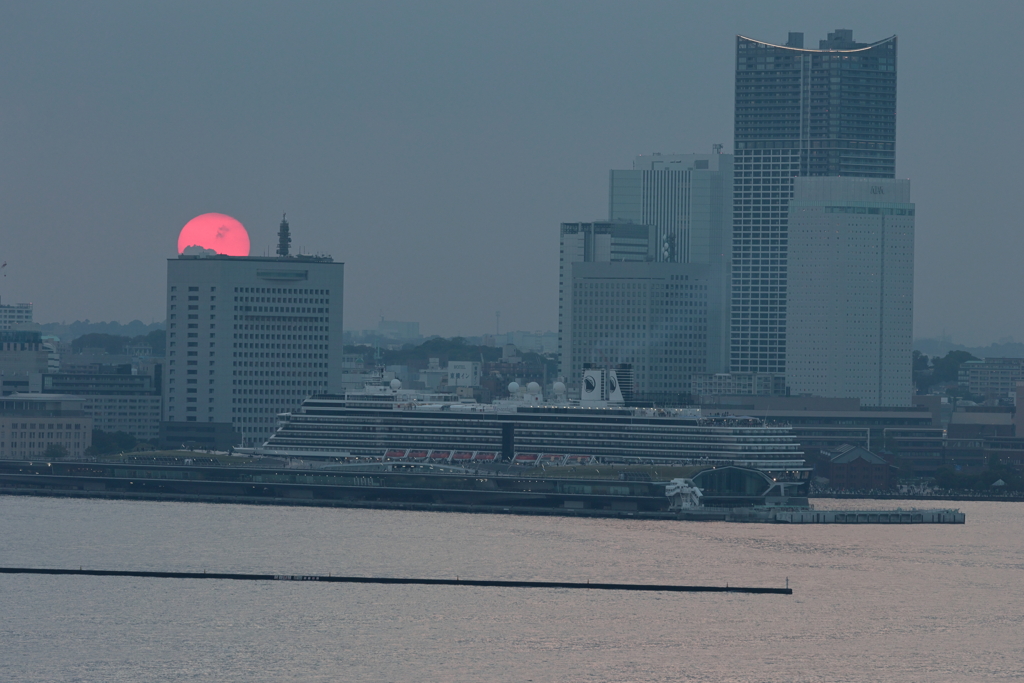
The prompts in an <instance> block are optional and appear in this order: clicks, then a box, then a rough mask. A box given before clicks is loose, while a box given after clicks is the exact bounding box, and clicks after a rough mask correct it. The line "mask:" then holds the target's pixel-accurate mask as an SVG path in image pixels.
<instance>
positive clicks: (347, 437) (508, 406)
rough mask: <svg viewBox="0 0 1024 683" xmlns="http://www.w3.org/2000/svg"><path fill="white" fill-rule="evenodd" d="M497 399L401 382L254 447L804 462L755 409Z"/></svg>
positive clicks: (404, 455) (452, 458)
mask: <svg viewBox="0 0 1024 683" xmlns="http://www.w3.org/2000/svg"><path fill="white" fill-rule="evenodd" d="M509 389H510V398H508V399H505V400H501V401H496V402H494V403H491V404H480V403H475V402H472V401H465V400H460V399H458V398H457V397H456V396H454V395H452V394H431V393H425V392H417V391H408V390H403V389H401V383H400V382H398V381H393V382H392V383H391V384H390V385H380V386H367V387H366V389H365V390H363V391H359V392H348V393H346V394H345V395H343V396H339V395H318V396H312V397H310V398H308V399H306V400H305V401H304V402H303V403H302V405H301V406H300V407H299V408H298V409H297V410H295V411H294V412H291V413H285V414H282V415H281V416H280V418H281V419H280V423H279V427H278V430H277V432H276V433H275V434H274V435H273V436H272V437H271V438H270V439H269V440H268V441H267V442H266V443H265V444H264V445H263V446H262V447H260V448H258V449H257V452H258V453H262V454H265V455H275V456H284V457H298V458H304V459H337V458H345V459H352V458H358V459H384V458H385V457H386V458H387V459H394V460H409V461H421V462H431V463H435V464H440V463H442V462H443V463H445V464H463V465H467V464H469V463H471V462H474V461H477V462H479V461H504V462H509V463H514V464H542V463H549V464H571V463H584V462H650V463H659V464H661V463H679V464H736V465H746V466H755V467H758V468H759V469H770V470H779V471H782V470H786V469H795V468H800V467H802V466H803V453H802V452H801V451H800V445H799V443H798V442H797V441H796V439H795V438H794V437H793V436H792V435H791V433H790V428H789V426H788V425H774V424H766V423H765V422H764V421H763V420H760V419H757V418H754V417H749V416H731V415H715V416H707V415H702V414H701V411H700V410H699V409H697V408H649V407H648V408H644V407H627V406H624V405H607V404H605V405H593V406H588V405H581V404H579V403H573V402H570V401H567V400H565V399H564V387H562V386H560V383H556V385H555V389H556V392H555V398H554V400H552V401H545V400H544V399H543V397H542V395H541V393H540V387H539V386H537V385H536V384H535V383H530V385H528V386H527V387H519V386H518V385H517V384H516V383H512V384H511V385H510V386H509Z"/></svg>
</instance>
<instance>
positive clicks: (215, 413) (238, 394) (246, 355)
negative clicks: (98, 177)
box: [163, 255, 345, 445]
mask: <svg viewBox="0 0 1024 683" xmlns="http://www.w3.org/2000/svg"><path fill="white" fill-rule="evenodd" d="M344 273H345V266H344V264H343V263H335V262H334V261H333V260H332V259H331V258H330V257H306V256H287V257H279V258H262V257H233V256H221V255H215V256H186V255H182V256H179V257H177V258H172V259H168V261H167V371H166V375H165V377H166V379H165V381H164V383H163V393H164V408H163V412H164V417H163V420H164V422H165V423H172V424H173V425H179V426H180V427H179V428H176V429H175V432H176V433H185V432H187V429H188V423H193V422H197V423H198V422H203V423H219V424H221V425H225V424H229V425H231V426H233V428H234V430H235V431H236V432H237V433H238V434H239V435H240V436H241V440H242V441H243V443H244V444H245V445H253V444H260V443H263V442H264V441H265V440H266V439H268V438H269V437H270V435H271V434H273V433H274V430H275V428H276V426H277V416H278V414H279V413H283V412H288V411H290V410H291V409H293V408H295V407H297V406H298V405H299V404H300V403H301V402H302V401H303V400H304V399H305V398H307V397H308V396H310V395H313V394H318V393H329V392H339V391H341V388H342V385H341V373H342V368H341V363H340V360H341V354H342V351H343V346H342V294H343V288H344ZM183 430H184V431H183ZM184 438H186V436H182V439H184Z"/></svg>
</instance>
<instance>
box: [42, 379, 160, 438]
mask: <svg viewBox="0 0 1024 683" xmlns="http://www.w3.org/2000/svg"><path fill="white" fill-rule="evenodd" d="M122 370H123V371H122V372H103V373H89V374H85V373H55V374H48V375H42V374H36V375H33V376H32V378H31V381H30V384H31V385H32V390H33V391H34V392H42V393H44V394H63V395H69V396H80V397H82V398H84V399H85V403H84V404H83V406H82V411H83V413H84V414H85V415H86V416H88V417H91V418H92V420H93V428H94V429H99V430H102V431H104V432H125V433H127V434H131V435H132V436H134V437H135V438H137V439H144V440H147V441H153V442H155V441H156V440H157V439H158V438H159V436H160V414H161V405H162V403H161V396H160V381H161V370H162V367H161V366H159V365H157V366H155V368H154V370H155V372H154V374H148V375H136V374H131V366H123V367H122Z"/></svg>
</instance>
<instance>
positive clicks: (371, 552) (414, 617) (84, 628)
mask: <svg viewBox="0 0 1024 683" xmlns="http://www.w3.org/2000/svg"><path fill="white" fill-rule="evenodd" d="M898 505H900V503H899V502H895V501H884V502H874V501H828V500H825V501H818V502H817V507H819V508H822V509H825V508H832V507H846V508H850V507H857V508H876V507H884V508H889V507H896V506H898ZM902 505H903V506H904V507H913V506H914V504H913V503H903V504H902ZM917 505H918V506H921V504H920V503H917ZM953 505H955V506H959V507H960V508H961V509H962V510H965V511H966V513H967V524H966V525H964V526H923V525H922V526H917V525H914V526H867V525H865V526H810V525H809V526H794V527H789V526H783V525H761V524H726V523H718V522H712V523H701V522H647V521H622V520H585V519H569V518H557V517H555V518H548V517H514V516H494V515H462V514H451V513H426V512H392V511H373V510H331V509H316V508H284V507H257V506H242V505H205V504H194V503H146V502H119V501H98V500H97V501H92V500H64V499H57V498H23V497H3V496H0V564H2V565H6V566H14V565H17V566H36V567H76V568H77V567H79V566H84V567H86V568H92V569H153V570H189V571H194V570H203V569H206V570H208V571H240V572H279V573H305V574H327V573H328V572H333V573H335V574H361V575H368V576H417V577H454V576H456V575H458V576H460V577H463V578H501V579H544V580H585V579H590V580H593V581H635V582H648V583H671V582H675V583H699V584H725V583H726V582H728V583H731V584H736V585H771V586H783V585H785V581H786V578H787V577H788V578H789V580H790V585H791V586H792V587H793V589H794V595H793V596H779V595H729V594H709V595H702V594H686V593H683V594H657V593H654V594H632V593H614V592H607V593H605V592H601V593H598V592H593V593H592V592H588V591H570V590H526V589H500V588H462V587H415V586H371V585H338V584H316V583H304V584H303V583H268V584H261V583H250V582H231V581H188V580H166V579H126V578H92V577H60V576H55V577H47V576H6V575H4V576H0V680H4V681H199V680H201V681H839V682H841V681H999V680H1019V679H1021V678H1022V677H1024V504H1019V503H1017V504H1015V503H956V504H953Z"/></svg>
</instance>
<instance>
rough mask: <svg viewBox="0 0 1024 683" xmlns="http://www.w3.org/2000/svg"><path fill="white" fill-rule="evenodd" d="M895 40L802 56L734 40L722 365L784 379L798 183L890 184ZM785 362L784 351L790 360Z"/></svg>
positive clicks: (794, 49)
mask: <svg viewBox="0 0 1024 683" xmlns="http://www.w3.org/2000/svg"><path fill="white" fill-rule="evenodd" d="M895 143H896V38H895V36H894V37H892V38H887V39H885V40H882V41H879V42H877V43H872V44H865V43H857V42H855V41H854V40H853V34H852V32H851V31H848V30H838V31H835V32H834V33H830V34H829V36H828V38H827V39H826V40H823V41H821V42H820V44H819V48H818V49H816V50H814V49H804V47H803V34H800V33H791V34H790V38H789V41H788V42H787V44H786V45H774V44H771V43H766V42H763V41H758V40H754V39H751V38H746V37H744V36H737V38H736V110H735V144H734V152H735V162H734V168H735V172H734V177H735V182H734V187H733V244H732V250H733V253H732V259H733V266H732V291H731V299H732V306H731V312H730V315H731V348H730V367H731V369H732V370H733V371H742V372H767V373H786V372H788V365H787V354H788V352H789V351H790V349H789V345H788V344H787V342H788V341H791V340H792V335H791V334H790V333H789V330H788V329H787V328H788V324H787V323H788V313H789V311H788V310H787V309H788V306H787V303H788V294H789V289H788V287H789V276H790V274H791V272H792V268H791V267H790V263H789V246H790V245H789V202H790V200H792V199H793V180H794V178H796V177H799V176H844V177H865V178H893V177H894V176H895V159H896V156H895V155H896V150H895ZM788 355H790V357H792V354H788Z"/></svg>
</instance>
